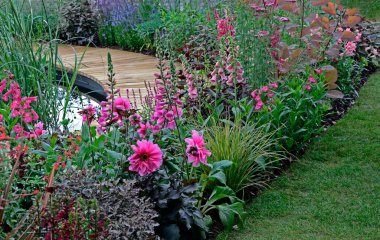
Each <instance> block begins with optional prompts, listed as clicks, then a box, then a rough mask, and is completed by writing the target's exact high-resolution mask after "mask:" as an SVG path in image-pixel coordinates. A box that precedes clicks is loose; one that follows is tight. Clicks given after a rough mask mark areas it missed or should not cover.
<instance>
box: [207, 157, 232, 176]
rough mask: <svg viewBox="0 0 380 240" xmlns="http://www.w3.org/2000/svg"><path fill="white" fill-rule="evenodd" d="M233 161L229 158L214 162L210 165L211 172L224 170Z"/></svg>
mask: <svg viewBox="0 0 380 240" xmlns="http://www.w3.org/2000/svg"><path fill="white" fill-rule="evenodd" d="M232 164H233V163H232V162H231V161H229V160H222V161H218V162H216V163H213V164H211V165H210V167H211V169H212V170H211V173H215V172H217V171H221V170H224V169H226V168H228V167H230V166H231V165H232Z"/></svg>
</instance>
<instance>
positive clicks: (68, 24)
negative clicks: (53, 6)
mask: <svg viewBox="0 0 380 240" xmlns="http://www.w3.org/2000/svg"><path fill="white" fill-rule="evenodd" d="M61 15H62V23H61V35H62V37H63V39H65V40H68V41H69V42H73V43H78V44H87V43H91V42H92V41H93V39H94V35H95V34H96V32H97V29H98V21H99V12H98V10H97V8H96V6H95V2H94V0H70V2H69V3H67V4H65V6H64V8H63V9H62V13H61Z"/></svg>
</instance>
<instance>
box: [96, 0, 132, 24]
mask: <svg viewBox="0 0 380 240" xmlns="http://www.w3.org/2000/svg"><path fill="white" fill-rule="evenodd" d="M97 4H98V8H99V11H100V13H101V14H102V16H103V18H104V21H105V24H107V25H112V26H120V25H123V26H125V27H126V28H128V27H132V26H134V25H136V23H137V22H138V18H139V17H138V9H139V5H138V2H137V1H135V0H97Z"/></svg>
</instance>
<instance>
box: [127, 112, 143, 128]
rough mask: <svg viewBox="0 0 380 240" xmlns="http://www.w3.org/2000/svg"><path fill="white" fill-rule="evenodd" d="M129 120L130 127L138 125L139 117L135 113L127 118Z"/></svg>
mask: <svg viewBox="0 0 380 240" xmlns="http://www.w3.org/2000/svg"><path fill="white" fill-rule="evenodd" d="M129 120H130V121H131V125H132V126H136V125H140V122H141V117H140V115H139V114H138V113H135V114H133V115H132V116H130V117H129Z"/></svg>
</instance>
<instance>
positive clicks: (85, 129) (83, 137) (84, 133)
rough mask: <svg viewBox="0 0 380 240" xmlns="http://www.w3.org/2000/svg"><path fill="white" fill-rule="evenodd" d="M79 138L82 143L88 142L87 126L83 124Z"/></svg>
mask: <svg viewBox="0 0 380 240" xmlns="http://www.w3.org/2000/svg"><path fill="white" fill-rule="evenodd" d="M81 136H82V140H83V142H85V143H88V142H89V141H90V129H89V127H88V125H87V124H83V126H82V134H81Z"/></svg>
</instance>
